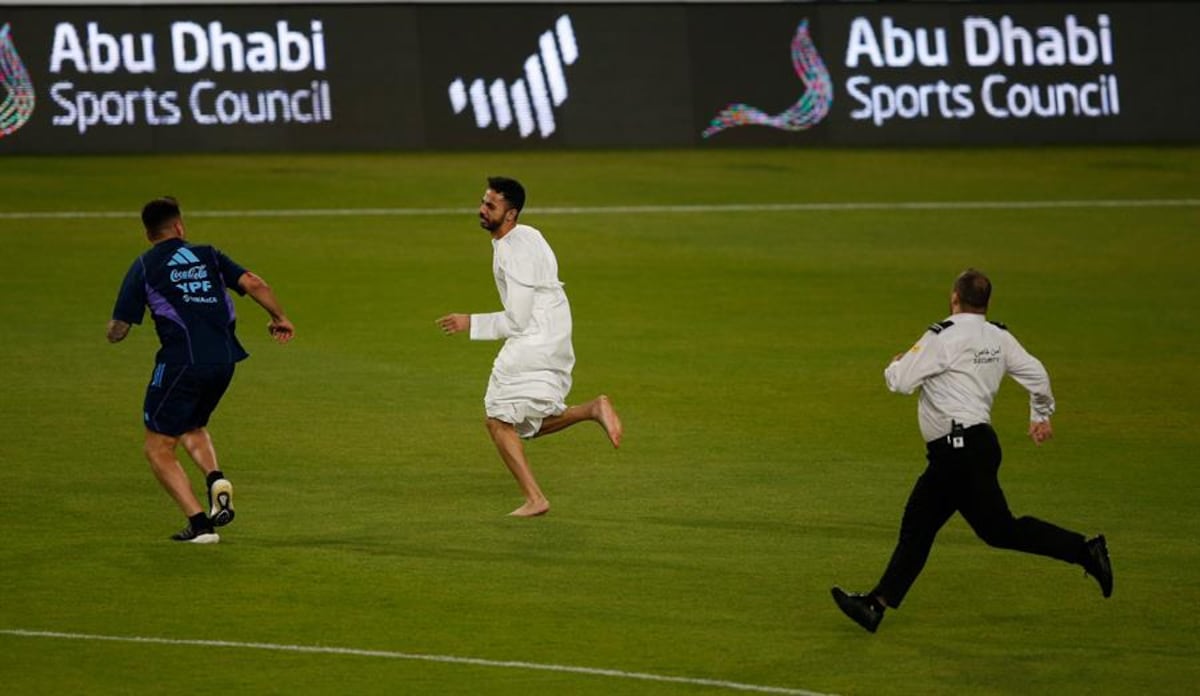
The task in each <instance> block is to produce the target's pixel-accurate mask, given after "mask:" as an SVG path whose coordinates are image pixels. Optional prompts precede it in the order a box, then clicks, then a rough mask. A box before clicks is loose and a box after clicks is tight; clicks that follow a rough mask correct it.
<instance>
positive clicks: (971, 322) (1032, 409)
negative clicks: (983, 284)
mask: <svg viewBox="0 0 1200 696" xmlns="http://www.w3.org/2000/svg"><path fill="white" fill-rule="evenodd" d="M947 321H949V322H952V324H951V325H950V326H947V327H945V328H942V329H941V330H940V331H936V330H935V329H937V328H938V325H937V324H935V325H934V326H932V327H930V330H929V331H926V332H925V335H923V336H921V339H920V340H919V341H917V343H916V345H914V346H913V347H912V348H911V349H909V351H908V353H906V354H905V355H904V357H903V358H901V359H900V360H897V361H894V362H893V363H892V364H890V365H888V367H887V369H886V370H884V372H883V376H884V379H885V380H886V381H887V386H888V389H890V390H892V391H893V392H897V393H900V394H911V393H913V392H914V391H916V390H917V388H920V390H921V395H920V397H919V399H918V401H917V420H918V421H919V423H920V425H921V435H922V436H923V437H924V438H925V441H926V442H929V441H932V440H936V439H939V438H943V437H945V436H947V435H949V434H950V428H951V421H955V422H958V423H961V424H962V425H963V426H964V427H970V426H972V425H979V424H980V423H990V422H991V417H992V416H991V412H992V401H993V400H994V399H995V398H996V392H997V391H999V389H1000V381H1001V380H1002V379H1003V378H1004V375H1005V373H1007V374H1010V375H1012V376H1013V379H1015V380H1016V381H1017V383H1018V384H1020V385H1021V386H1022V387H1024V388H1025V389H1026V391H1028V392H1029V420H1030V421H1031V422H1043V421H1046V420H1049V419H1050V416H1051V415H1052V414H1053V413H1054V395H1053V393H1051V391H1050V375H1049V374H1047V373H1046V368H1045V367H1044V366H1043V365H1042V363H1041V361H1040V360H1038V359H1037V358H1035V357H1033V356H1032V355H1030V354H1029V352H1028V351H1026V350H1025V349H1024V348H1023V347H1022V346H1021V344H1020V343H1019V342H1017V339H1015V338H1013V336H1012V334H1010V333H1009V332H1008V331H1006V330H1004V329H1002V328H1000V327H999V326H996V325H995V324H992V323H990V322H988V321H987V317H985V316H984V315H982V314H972V313H961V314H954V315H951V316H950V317H948V318H947ZM942 323H944V322H942Z"/></svg>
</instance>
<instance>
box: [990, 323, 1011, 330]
mask: <svg viewBox="0 0 1200 696" xmlns="http://www.w3.org/2000/svg"><path fill="white" fill-rule="evenodd" d="M988 323H989V324H991V325H992V326H995V327H996V328H998V329H1004V330H1005V331H1008V327H1007V326H1005V325H1004V324H1001V323H1000V322H998V321H989V322H988Z"/></svg>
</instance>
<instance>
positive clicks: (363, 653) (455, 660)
mask: <svg viewBox="0 0 1200 696" xmlns="http://www.w3.org/2000/svg"><path fill="white" fill-rule="evenodd" d="M0 634H3V635H10V636H18V637H22V638H58V639H64V640H84V641H106V642H113V643H144V644H151V645H186V646H191V647H203V648H242V649H247V650H273V651H276V652H288V653H307V654H321V655H350V656H354V657H381V658H385V659H391V660H415V661H419V662H440V663H448V664H456V665H472V666H476V667H498V668H501V669H523V670H534V671H539V672H565V673H569V674H583V675H588V676H596V677H610V678H613V679H634V680H639V681H649V682H667V683H671V684H690V685H693V686H709V687H712V688H714V689H725V690H730V691H750V692H755V693H763V694H788V695H789V696H832V695H831V694H823V693H820V692H817V691H806V690H804V689H789V688H786V687H782V686H760V685H758V684H743V683H740V682H732V681H723V680H720V679H702V678H697V677H673V676H667V675H662V674H648V673H645V672H626V671H624V670H619V669H600V668H597V667H575V666H572V665H554V664H541V663H538V662H519V661H511V660H485V659H482V658H478V657H457V656H454V655H422V654H415V653H403V652H392V651H390V650H359V649H357V648H336V647H326V646H320V645H281V644H277V643H243V642H240V641H231V640H187V639H177V638H146V637H141V636H101V635H92V634H88V633H60V632H57V631H28V630H23V629H0Z"/></svg>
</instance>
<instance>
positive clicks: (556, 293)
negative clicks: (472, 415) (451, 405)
mask: <svg viewBox="0 0 1200 696" xmlns="http://www.w3.org/2000/svg"><path fill="white" fill-rule="evenodd" d="M492 248H493V254H492V272H493V274H494V275H495V277H496V290H498V291H499V293H500V303H501V304H502V305H503V306H504V311H502V312H493V313H490V314H472V315H471V339H472V340H476V341H487V340H497V339H505V340H504V347H503V348H501V349H500V353H499V355H497V356H496V360H495V362H494V363H493V364H492V376H491V380H490V381H489V383H488V391H487V395H486V396H485V397H484V406H485V408H486V410H487V413H488V415H489V416H491V417H493V418H499V419H500V420H504V421H506V422H510V423H514V424H516V425H517V426H518V432H521V434H522V435H524V436H525V437H530V436H532V435H533V434H534V433H536V432H537V428H539V427H540V426H541V419H542V418H544V417H546V416H551V415H556V414H559V413H562V412H563V410H565V409H566V403H565V402H566V397H567V394H568V393H569V392H570V390H571V370H572V369H573V368H574V366H575V351H574V349H573V347H572V346H571V305H570V304H569V303H568V302H567V294H566V292H565V291H564V290H563V284H562V283H561V282H560V281H559V279H558V259H557V258H555V256H554V251H553V250H552V249H551V248H550V245H549V244H547V243H546V239H545V237H543V236H542V233H541V232H539V231H537V230H536V229H534V228H532V227H530V226H528V225H517V226H516V227H514V228H513V229H512V230H510V231H509V232H508V234H506V235H504V236H503V237H501V238H500V239H496V240H492Z"/></svg>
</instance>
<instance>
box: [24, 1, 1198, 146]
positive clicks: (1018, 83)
mask: <svg viewBox="0 0 1200 696" xmlns="http://www.w3.org/2000/svg"><path fill="white" fill-rule="evenodd" d="M1197 24H1200V5H1197V4H1193V3H1132V2H1130V3H1057V2H1055V3H1013V4H995V3H979V4H975V3H928V4H926V3H902V4H857V3H836V4H809V3H750V4H735V3H730V4H713V3H698V4H696V3H682V4H627V3H621V4H580V5H558V4H547V3H530V4H518V5H507V4H503V5H447V4H409V5H405V4H395V5H393V4H368V5H345V4H334V5H322V4H304V5H229V6H215V5H203V6H95V5H92V6H71V7H63V8H48V7H44V6H43V7H34V6H4V7H0V153H3V152H46V153H55V152H59V153H74V152H79V153H89V152H189V151H218V152H219V151H335V150H414V149H464V148H486V149H508V148H563V147H701V148H708V147H727V146H747V145H751V146H765V145H770V146H776V145H784V146H798V147H814V146H825V145H833V146H860V145H884V146H890V145H894V146H908V145H1005V144H1018V145H1019V144H1039V143H1089V144H1091V143H1179V142H1185V143H1186V142H1197V141H1200V126H1197V124H1198V123H1200V74H1197V72H1196V71H1193V70H1191V69H1190V68H1191V67H1192V66H1195V65H1198V64H1200V44H1198V43H1197V42H1194V41H1193V40H1192V39H1191V37H1190V36H1188V33H1189V28H1190V27H1192V26H1196V25H1197Z"/></svg>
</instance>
